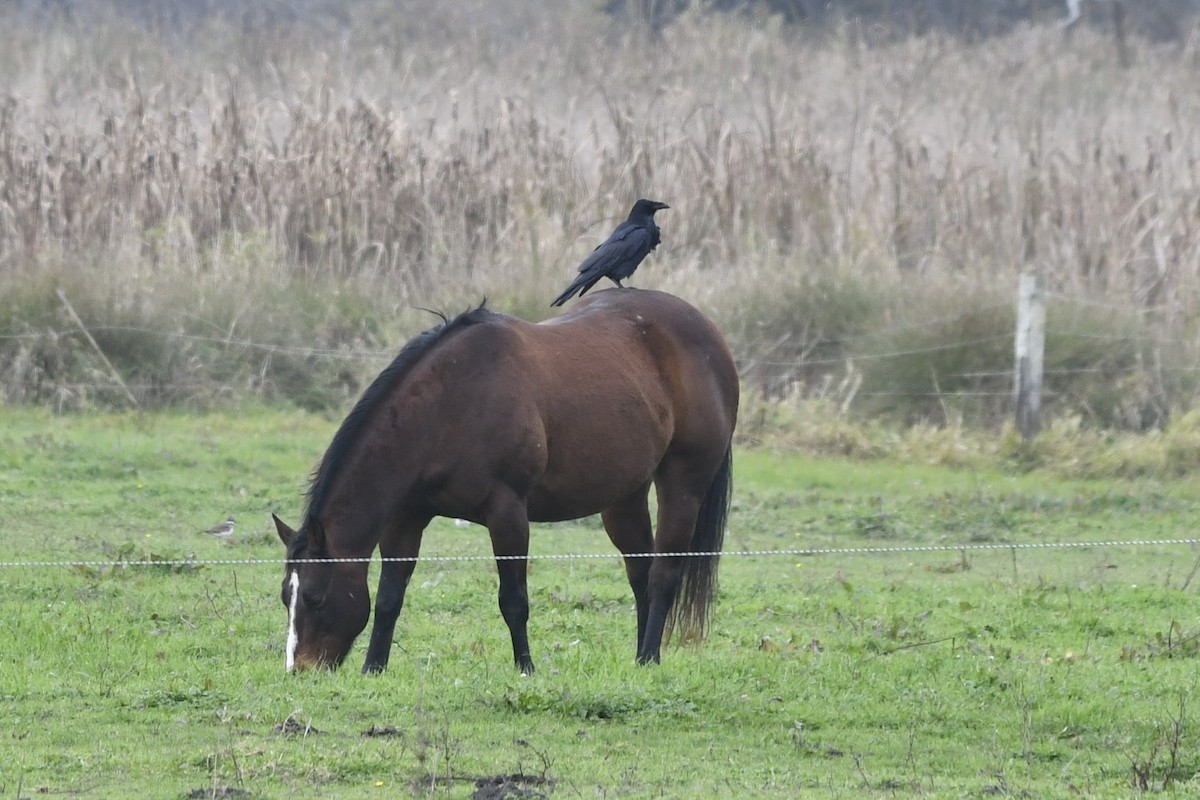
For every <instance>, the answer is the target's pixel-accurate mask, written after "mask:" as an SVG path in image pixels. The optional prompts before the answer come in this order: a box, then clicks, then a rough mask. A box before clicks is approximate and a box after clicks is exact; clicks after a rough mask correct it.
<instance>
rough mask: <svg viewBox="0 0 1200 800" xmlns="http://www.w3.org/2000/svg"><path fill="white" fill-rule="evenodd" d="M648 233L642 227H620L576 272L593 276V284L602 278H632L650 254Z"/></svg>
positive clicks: (649, 236)
mask: <svg viewBox="0 0 1200 800" xmlns="http://www.w3.org/2000/svg"><path fill="white" fill-rule="evenodd" d="M651 238H652V237H651V235H650V231H648V230H647V229H646V228H644V227H642V226H641V225H631V224H629V223H622V224H621V225H619V226H618V227H617V229H616V230H615V231H613V233H612V236H609V237H608V238H607V239H606V240H604V242H602V243H601V244H600V246H599V247H597V248H596V249H595V250H593V251H592V253H591V255H589V256H588V257H587V258H585V259H584V261H583V263H582V264H580V265H579V272H580V273H581V274H582V273H587V274H588V275H589V276H590V275H595V276H596V280H599V279H600V278H603V277H604V276H606V275H607V276H610V277H616V278H626V277H628V276H630V275H632V274H633V271H634V270H635V269H637V265H638V264H640V263H642V259H643V258H645V257H646V256H647V254H649V252H650V246H651Z"/></svg>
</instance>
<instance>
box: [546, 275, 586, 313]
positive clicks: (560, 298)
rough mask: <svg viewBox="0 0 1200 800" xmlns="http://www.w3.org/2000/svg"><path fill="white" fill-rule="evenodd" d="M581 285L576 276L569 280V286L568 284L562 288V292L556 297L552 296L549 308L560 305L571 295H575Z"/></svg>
mask: <svg viewBox="0 0 1200 800" xmlns="http://www.w3.org/2000/svg"><path fill="white" fill-rule="evenodd" d="M582 285H583V283H582V282H581V281H580V280H579V279H578V278H576V279H575V280H574V281H572V282H571V285H570V286H568V287H567V288H566V289H564V290H563V293H562V294H560V295H559V296H558V297H556V298H554V302H553V303H551V304H550V306H551V308H553V307H554V306H561V305H562V304H563V303H565V302H567V301H568V300H570V299H571V298H572V297H574V296H575V293H576V292H578V291H579V287H580V286H582Z"/></svg>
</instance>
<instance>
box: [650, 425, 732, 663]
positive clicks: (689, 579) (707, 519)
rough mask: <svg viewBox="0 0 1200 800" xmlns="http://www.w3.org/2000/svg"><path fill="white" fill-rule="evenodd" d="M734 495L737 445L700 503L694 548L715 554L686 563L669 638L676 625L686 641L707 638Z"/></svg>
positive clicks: (729, 451)
mask: <svg viewBox="0 0 1200 800" xmlns="http://www.w3.org/2000/svg"><path fill="white" fill-rule="evenodd" d="M732 497H733V445H732V443H731V444H730V446H729V449H728V450H726V451H725V458H724V460H723V461H722V462H721V468H720V469H718V470H717V474H716V476H714V477H713V481H712V484H711V485H710V486H709V487H708V493H707V494H705V495H704V501H703V502H702V503H701V504H700V514H699V516H697V517H696V529H695V532H693V533H692V551H693V552H697V553H711V554H712V555H706V556H688V557H687V560H686V561H685V563H684V568H683V580H682V581H681V582H680V585H679V593H678V595H676V597H675V604H674V605H673V606H672V607H671V614H670V616H669V617H667V627H666V633H665V638H666V639H670V637H671V633H672V632H673V631H674V630H675V628H676V626H678V627H679V631H680V636H682V637H683V641H685V642H693V643H699V642H701V641H703V640H704V632H705V629H706V628H707V626H708V617H709V612H710V606H711V604H712V599H713V596H714V595H715V594H716V592H717V566H718V563H719V562H720V560H721V546H722V545H723V543H724V541H725V520H726V517H727V516H728V515H729V503H730V500H731V499H732Z"/></svg>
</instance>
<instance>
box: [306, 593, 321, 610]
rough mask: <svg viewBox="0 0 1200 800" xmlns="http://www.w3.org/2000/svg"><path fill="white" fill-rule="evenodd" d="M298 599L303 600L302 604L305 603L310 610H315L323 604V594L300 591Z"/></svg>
mask: <svg viewBox="0 0 1200 800" xmlns="http://www.w3.org/2000/svg"><path fill="white" fill-rule="evenodd" d="M300 599H301V600H303V601H304V605H306V606H307V607H308V609H309V610H310V611H317V610H319V609H320V608H321V606H323V605H325V596H324V595H319V594H313V593H312V592H305V591H301V592H300Z"/></svg>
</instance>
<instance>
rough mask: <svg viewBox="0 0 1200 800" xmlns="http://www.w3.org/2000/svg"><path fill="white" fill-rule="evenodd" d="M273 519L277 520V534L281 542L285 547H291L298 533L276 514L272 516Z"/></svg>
mask: <svg viewBox="0 0 1200 800" xmlns="http://www.w3.org/2000/svg"><path fill="white" fill-rule="evenodd" d="M271 519H273V520H275V532H276V533H278V534H279V541H281V542H283V546H284V547H288V546H290V545H291V543H292V539H294V538H295V537H296V532H295V531H294V530H292V529H291V528H290V527H288V524H287V523H286V522H284V521H283V520H281V519H280V518H279V517H277V516H275V515H274V514H272V515H271Z"/></svg>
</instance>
